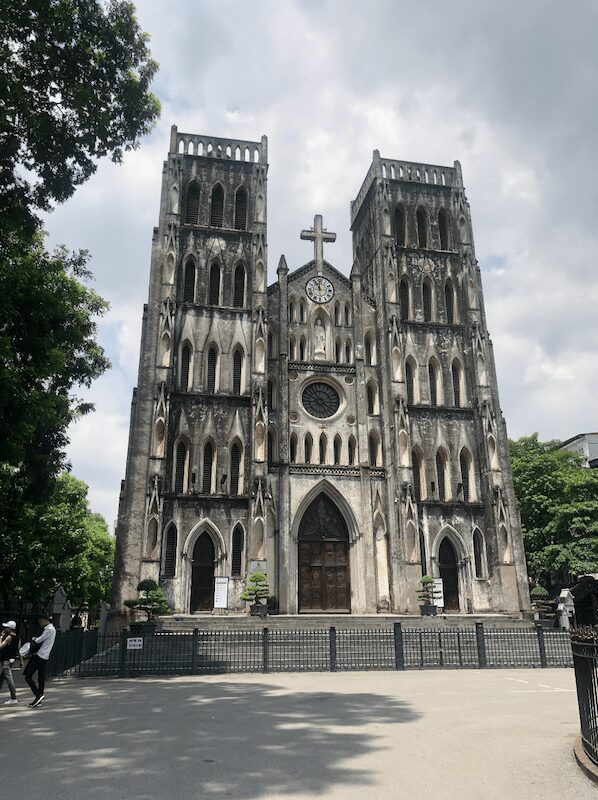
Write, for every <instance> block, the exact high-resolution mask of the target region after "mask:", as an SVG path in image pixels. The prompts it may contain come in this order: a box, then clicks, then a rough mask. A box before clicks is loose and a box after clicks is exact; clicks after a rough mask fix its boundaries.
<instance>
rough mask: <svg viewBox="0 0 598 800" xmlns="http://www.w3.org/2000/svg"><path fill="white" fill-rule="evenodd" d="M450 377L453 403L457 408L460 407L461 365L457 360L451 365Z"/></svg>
mask: <svg viewBox="0 0 598 800" xmlns="http://www.w3.org/2000/svg"><path fill="white" fill-rule="evenodd" d="M451 376H452V379H453V401H454V403H455V405H456V406H457V408H459V407H460V405H461V365H460V363H459V362H458V361H457V359H455V360H454V361H453V363H452V365H451Z"/></svg>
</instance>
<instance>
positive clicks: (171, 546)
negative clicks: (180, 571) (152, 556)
mask: <svg viewBox="0 0 598 800" xmlns="http://www.w3.org/2000/svg"><path fill="white" fill-rule="evenodd" d="M165 538H166V544H165V547H164V577H165V578H174V576H175V574H176V551H177V538H178V537H177V529H176V525H175V524H174V523H171V524H170V525H169V526H168V530H167V531H166V537H165Z"/></svg>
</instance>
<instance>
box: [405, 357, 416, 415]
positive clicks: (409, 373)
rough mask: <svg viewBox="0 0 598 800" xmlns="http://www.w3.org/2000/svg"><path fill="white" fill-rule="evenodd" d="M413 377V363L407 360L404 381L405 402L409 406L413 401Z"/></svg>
mask: <svg viewBox="0 0 598 800" xmlns="http://www.w3.org/2000/svg"><path fill="white" fill-rule="evenodd" d="M413 378H414V376H413V365H412V363H411V361H407V362H406V363H405V383H406V384H407V403H408V404H409V405H410V406H412V405H413V404H414V402H415V399H414V398H415V394H414V385H413Z"/></svg>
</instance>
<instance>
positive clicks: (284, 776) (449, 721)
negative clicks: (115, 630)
mask: <svg viewBox="0 0 598 800" xmlns="http://www.w3.org/2000/svg"><path fill="white" fill-rule="evenodd" d="M19 683H20V684H21V685H22V681H19ZM4 691H6V690H4ZM46 696H47V700H46V701H44V704H43V705H42V706H41V707H40V708H38V709H28V708H27V707H26V703H27V702H28V701H29V699H30V694H29V691H28V690H27V689H26V687H24V686H22V688H21V686H19V697H20V702H19V705H18V706H1V705H0V736H1V739H0V742H1V744H0V751H1V753H2V755H1V761H2V765H3V766H2V779H1V780H0V797H2V798H10V797H20V798H23V799H24V800H33V799H34V798H35V799H36V800H38V799H40V800H41V799H42V798H43V800H83V799H84V800H104V798H106V800H107V799H108V798H110V800H112V799H113V798H116V799H117V800H120V798H123V799H124V800H150V799H151V800H157V799H158V798H160V800H162V799H163V798H164V799H166V798H168V799H169V800H170V798H172V799H173V800H204V799H206V798H207V799H208V800H210V799H211V798H214V799H216V798H218V800H221V799H224V798H234V799H235V800H241V798H243V800H245V799H246V798H251V799H252V800H262V799H267V800H283V799H284V800H307V799H308V798H314V797H317V798H326V799H327V800H333V799H334V800H340V798H342V800H357V799H358V798H359V800H364V798H365V799H366V800H382V799H384V800H387V798H393V799H394V798H423V797H426V798H437V797H442V798H443V800H498V799H499V798H500V800H505V798H507V800H518V799H519V798H525V800H568V798H572V799H573V798H575V800H586V798H587V799H588V800H589V798H592V800H596V798H597V797H598V789H597V788H596V786H595V785H594V784H593V783H591V782H590V781H589V780H588V778H586V777H585V775H583V774H582V772H581V770H580V769H579V767H578V766H577V764H576V763H575V759H574V756H573V741H574V738H575V736H576V735H577V734H578V730H579V721H578V715H577V702H576V696H575V678H574V674H573V670H570V669H569V670H567V669H543V670H540V669H537V670H533V669H527V670H523V669H520V670H445V671H442V670H425V671H407V672H352V673H350V672H339V673H286V674H285V673H282V674H280V673H279V674H268V675H261V674H260V675H251V674H243V675H226V676H215V675H210V676H201V677H180V678H176V677H169V678H137V679H126V680H125V679H123V680H119V679H104V680H95V679H93V680H92V679H76V678H69V679H62V680H57V679H55V680H52V681H50V682H49V683H48V685H47V687H46ZM4 697H8V693H6V694H5V695H4V696H3V697H2V700H3V699H4Z"/></svg>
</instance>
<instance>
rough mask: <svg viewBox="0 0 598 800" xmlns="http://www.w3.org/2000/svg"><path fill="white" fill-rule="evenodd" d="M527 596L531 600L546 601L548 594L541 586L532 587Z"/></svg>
mask: <svg viewBox="0 0 598 800" xmlns="http://www.w3.org/2000/svg"><path fill="white" fill-rule="evenodd" d="M529 596H530V597H531V599H532V600H534V601H536V600H548V598H549V597H550V594H549V593H548V592H547V591H546V589H545V588H544V587H543V586H534V588H533V589H532V590H531V592H530V593H529Z"/></svg>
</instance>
